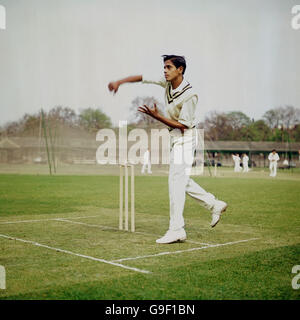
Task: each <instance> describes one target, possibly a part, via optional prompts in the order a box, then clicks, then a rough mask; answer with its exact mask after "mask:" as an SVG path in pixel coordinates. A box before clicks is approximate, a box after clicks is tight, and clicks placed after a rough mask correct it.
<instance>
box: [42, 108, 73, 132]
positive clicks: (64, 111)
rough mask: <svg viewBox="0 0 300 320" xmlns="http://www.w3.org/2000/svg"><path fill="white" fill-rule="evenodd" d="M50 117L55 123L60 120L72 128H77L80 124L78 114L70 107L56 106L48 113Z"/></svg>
mask: <svg viewBox="0 0 300 320" xmlns="http://www.w3.org/2000/svg"><path fill="white" fill-rule="evenodd" d="M48 117H49V118H50V119H53V120H55V121H57V120H59V121H60V122H61V123H63V124H67V125H69V126H70V127H73V126H76V124H77V122H78V116H77V115H76V112H75V111H74V110H73V109H71V108H69V107H62V106H56V107H54V108H52V109H51V110H50V111H49V112H48Z"/></svg>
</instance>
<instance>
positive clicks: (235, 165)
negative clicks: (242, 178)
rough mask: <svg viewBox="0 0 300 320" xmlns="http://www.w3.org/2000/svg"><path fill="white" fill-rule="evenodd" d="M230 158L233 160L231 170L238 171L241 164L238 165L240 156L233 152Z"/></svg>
mask: <svg viewBox="0 0 300 320" xmlns="http://www.w3.org/2000/svg"><path fill="white" fill-rule="evenodd" d="M232 159H233V161H234V169H233V171H234V172H240V171H241V165H240V163H241V158H240V156H239V155H238V153H236V154H233V155H232Z"/></svg>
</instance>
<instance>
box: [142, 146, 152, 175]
mask: <svg viewBox="0 0 300 320" xmlns="http://www.w3.org/2000/svg"><path fill="white" fill-rule="evenodd" d="M146 167H147V169H148V171H147V172H148V173H149V174H151V173H152V171H151V161H150V152H149V149H147V150H146V151H145V153H144V158H143V167H142V173H143V174H144V173H145V169H146Z"/></svg>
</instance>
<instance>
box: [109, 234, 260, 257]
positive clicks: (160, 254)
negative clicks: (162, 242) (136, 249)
mask: <svg viewBox="0 0 300 320" xmlns="http://www.w3.org/2000/svg"><path fill="white" fill-rule="evenodd" d="M258 239H259V238H252V239H246V240H239V241H233V242H226V243H219V244H212V245H208V246H204V247H198V248H190V249H186V250H177V251H166V252H160V253H156V254H149V255H145V256H138V257H131V258H122V259H117V260H111V261H112V262H121V261H128V260H137V259H144V258H152V257H159V256H164V255H170V254H178V253H185V252H191V251H197V250H202V249H206V248H214V247H222V246H227V245H232V244H236V243H241V242H247V241H252V240H258Z"/></svg>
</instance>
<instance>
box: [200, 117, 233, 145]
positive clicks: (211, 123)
mask: <svg viewBox="0 0 300 320" xmlns="http://www.w3.org/2000/svg"><path fill="white" fill-rule="evenodd" d="M204 129H205V131H204V134H205V137H206V138H208V139H210V140H229V139H230V136H231V135H232V126H231V123H230V121H229V119H228V117H227V116H226V114H225V113H218V112H217V111H212V112H210V113H209V115H208V116H206V117H205V121H204Z"/></svg>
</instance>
